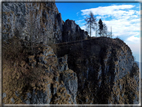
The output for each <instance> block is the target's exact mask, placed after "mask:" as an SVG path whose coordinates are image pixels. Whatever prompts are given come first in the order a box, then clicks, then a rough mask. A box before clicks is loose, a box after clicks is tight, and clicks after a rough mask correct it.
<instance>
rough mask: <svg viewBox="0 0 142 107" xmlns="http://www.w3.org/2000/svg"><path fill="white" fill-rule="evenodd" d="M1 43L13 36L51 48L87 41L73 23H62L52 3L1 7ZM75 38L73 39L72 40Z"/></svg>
mask: <svg viewBox="0 0 142 107" xmlns="http://www.w3.org/2000/svg"><path fill="white" fill-rule="evenodd" d="M2 14H3V16H2V19H3V23H2V25H3V26H2V28H3V32H2V33H3V40H7V39H8V38H11V37H13V36H16V35H17V36H18V37H20V38H21V39H25V40H29V41H32V42H37V43H43V44H52V43H60V42H65V41H75V40H76V39H77V40H81V39H85V38H88V33H87V32H85V31H83V30H81V29H80V27H79V26H78V25H77V24H75V22H74V21H73V20H67V21H66V22H65V23H64V21H63V20H62V17H61V14H60V13H59V12H58V9H57V7H56V5H55V3H54V2H46V3H7V2H3V3H2ZM74 35H76V36H74Z"/></svg>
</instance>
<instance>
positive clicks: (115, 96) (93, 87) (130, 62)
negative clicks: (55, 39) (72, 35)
mask: <svg viewBox="0 0 142 107" xmlns="http://www.w3.org/2000/svg"><path fill="white" fill-rule="evenodd" d="M60 47H61V48H60ZM62 50H64V51H62ZM57 52H58V53H57V56H58V57H59V56H60V55H61V56H62V55H64V54H68V66H69V68H70V69H72V70H73V71H75V72H76V73H77V77H78V92H77V103H79V104H91V103H93V104H133V103H135V104H138V103H139V88H138V87H139V69H138V66H137V64H136V63H135V62H134V58H133V56H132V52H131V50H130V48H129V47H128V46H127V45H126V44H125V43H124V42H123V41H122V40H120V39H111V38H105V37H100V38H95V39H92V40H85V41H83V42H82V41H78V42H71V43H67V44H58V51H57Z"/></svg>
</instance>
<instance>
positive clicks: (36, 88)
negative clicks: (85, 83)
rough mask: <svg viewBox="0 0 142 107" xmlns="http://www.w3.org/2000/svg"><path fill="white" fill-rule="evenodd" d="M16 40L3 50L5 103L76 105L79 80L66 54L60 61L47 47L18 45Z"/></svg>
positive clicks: (21, 43)
mask: <svg viewBox="0 0 142 107" xmlns="http://www.w3.org/2000/svg"><path fill="white" fill-rule="evenodd" d="M15 39H18V38H16V37H15V38H13V39H12V40H11V41H9V43H10V44H7V43H4V45H5V47H9V48H8V50H7V48H3V51H4V57H3V58H4V61H3V74H4V75H3V103H4V104H20V103H24V104H76V96H77V88H78V78H77V74H76V73H75V72H74V71H73V70H71V69H69V68H68V64H67V60H68V59H67V58H68V57H67V55H65V56H63V57H61V58H57V56H56V55H55V54H54V52H53V49H52V48H51V47H49V46H48V45H42V44H34V47H27V46H28V44H29V43H28V42H27V41H25V42H27V43H25V42H23V40H21V42H19V43H18V44H16V46H15V44H14V43H15V41H16V40H15ZM17 41H19V39H18V40H17ZM25 44H26V45H25ZM14 46H15V48H16V49H17V48H18V47H20V49H19V50H17V51H15V50H14V49H13V47H14ZM8 52H10V53H8ZM9 54H11V55H12V57H10V56H9ZM16 55H19V57H18V58H17V57H16ZM14 57H15V59H13V58H14ZM13 61H14V62H13Z"/></svg>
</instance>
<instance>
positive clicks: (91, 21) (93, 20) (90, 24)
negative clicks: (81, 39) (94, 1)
mask: <svg viewBox="0 0 142 107" xmlns="http://www.w3.org/2000/svg"><path fill="white" fill-rule="evenodd" d="M85 21H86V24H85V25H87V27H88V28H89V29H90V37H91V29H93V30H95V28H96V25H97V23H96V18H95V17H94V15H93V13H92V12H90V14H89V17H87V18H86V19H85Z"/></svg>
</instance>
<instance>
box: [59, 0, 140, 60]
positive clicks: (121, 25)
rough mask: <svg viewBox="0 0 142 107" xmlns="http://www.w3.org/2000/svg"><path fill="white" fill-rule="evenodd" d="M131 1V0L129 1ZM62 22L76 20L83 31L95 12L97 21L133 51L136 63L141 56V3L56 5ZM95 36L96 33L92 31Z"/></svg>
mask: <svg viewBox="0 0 142 107" xmlns="http://www.w3.org/2000/svg"><path fill="white" fill-rule="evenodd" d="M129 1H130V0H129ZM56 6H57V8H58V10H59V12H60V13H61V15H62V20H63V21H65V20H67V19H70V20H74V21H75V22H76V23H77V24H78V25H79V26H80V27H81V28H82V29H84V30H87V29H86V26H85V21H84V19H85V17H88V14H89V13H90V11H91V12H93V14H94V16H95V17H96V19H97V21H98V20H99V19H100V18H101V19H102V21H103V23H105V24H106V25H107V27H108V31H110V30H111V27H112V33H113V35H114V38H115V37H119V38H120V39H122V40H123V41H124V42H125V43H126V44H127V45H128V46H129V47H130V48H131V50H132V52H133V56H134V57H135V58H136V61H138V62H140V61H139V58H140V57H139V55H140V53H139V52H140V3H56ZM92 35H94V36H95V31H92Z"/></svg>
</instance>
